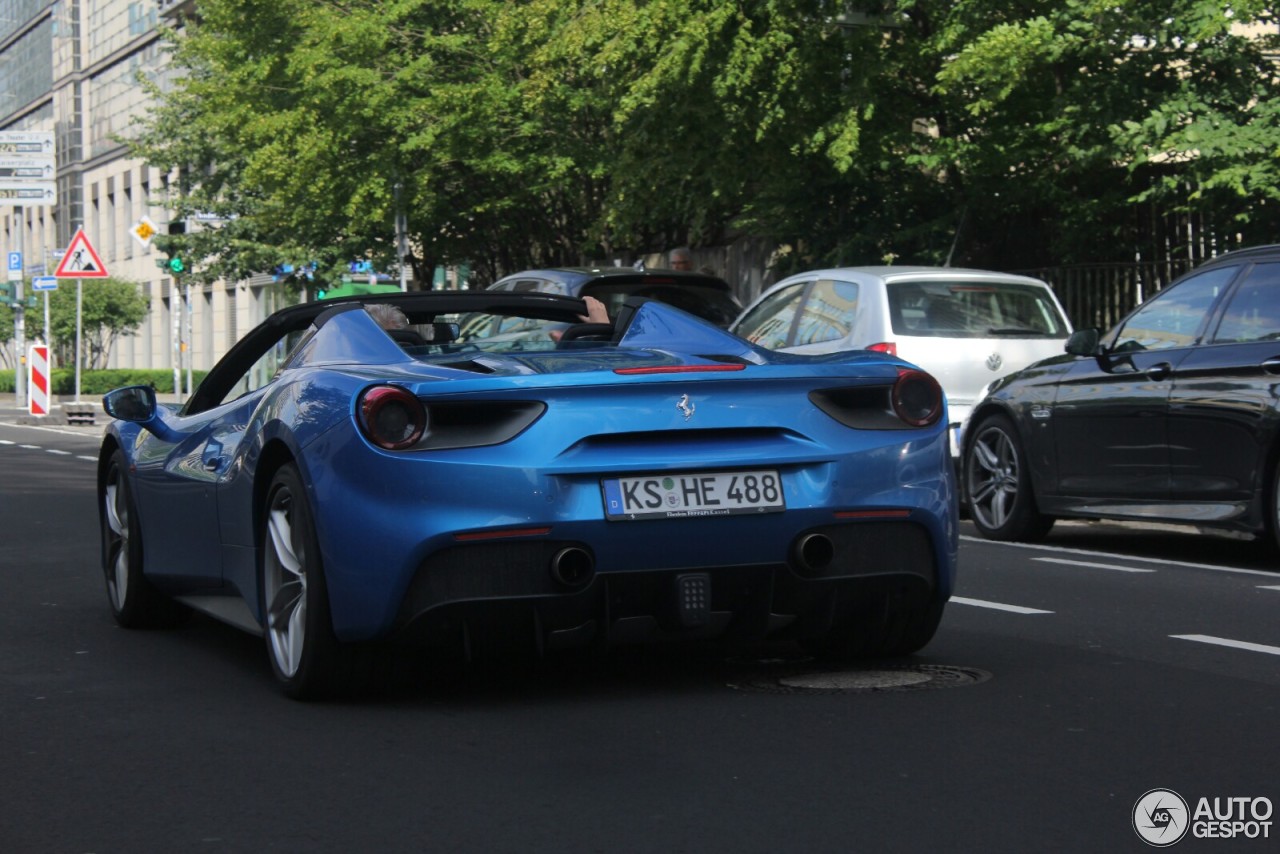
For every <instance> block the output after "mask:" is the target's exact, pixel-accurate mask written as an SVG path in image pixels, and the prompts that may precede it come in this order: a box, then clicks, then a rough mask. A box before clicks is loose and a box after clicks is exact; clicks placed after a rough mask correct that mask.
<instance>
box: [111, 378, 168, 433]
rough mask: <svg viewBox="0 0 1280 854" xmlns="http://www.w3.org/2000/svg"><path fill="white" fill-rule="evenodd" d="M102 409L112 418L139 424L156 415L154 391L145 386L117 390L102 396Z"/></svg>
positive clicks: (132, 386)
mask: <svg viewBox="0 0 1280 854" xmlns="http://www.w3.org/2000/svg"><path fill="white" fill-rule="evenodd" d="M102 408H103V409H105V410H106V412H107V414H108V415H110V416H111V417H112V418H118V419H120V420H121V421H132V422H134V423H137V424H141V423H143V422H146V421H150V420H151V419H152V418H154V417H155V415H156V391H155V389H153V388H152V387H151V386H147V385H131V386H125V387H124V388H118V389H115V390H114V391H109V392H107V393H106V394H105V395H103V398H102Z"/></svg>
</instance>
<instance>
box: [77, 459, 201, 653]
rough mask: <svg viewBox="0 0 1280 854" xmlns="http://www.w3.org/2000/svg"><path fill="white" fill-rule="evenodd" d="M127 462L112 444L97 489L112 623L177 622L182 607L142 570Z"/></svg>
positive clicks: (183, 611)
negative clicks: (110, 452) (149, 579)
mask: <svg viewBox="0 0 1280 854" xmlns="http://www.w3.org/2000/svg"><path fill="white" fill-rule="evenodd" d="M127 466H128V461H127V460H126V459H125V456H124V452H123V451H121V450H120V449H118V448H117V449H116V450H115V451H114V452H113V453H112V454H111V459H110V460H109V461H108V462H107V469H106V471H105V472H104V473H103V476H102V482H101V484H100V485H99V488H98V519H99V524H100V528H101V530H102V571H103V574H104V575H105V576H106V582H107V601H108V602H110V603H111V614H112V616H114V617H115V620H116V622H117V623H119V624H120V625H121V626H123V627H124V628H126V629H152V628H167V627H170V626H173V625H176V624H177V623H178V622H180V621H181V620H182V618H183V617H185V616H186V615H187V614H188V610H187V608H186V607H185V606H183V605H180V604H179V603H177V602H174V601H173V600H172V599H170V598H169V597H167V596H165V595H164V594H163V593H161V592H159V591H158V590H156V589H155V587H154V586H153V585H152V584H151V582H150V581H148V580H147V578H146V576H144V575H143V574H142V529H141V527H140V526H139V524H138V514H137V507H136V505H135V504H134V501H133V491H132V490H131V489H130V487H129V478H128V477H127V475H126V470H127Z"/></svg>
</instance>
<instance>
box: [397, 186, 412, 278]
mask: <svg viewBox="0 0 1280 854" xmlns="http://www.w3.org/2000/svg"><path fill="white" fill-rule="evenodd" d="M403 187H404V185H403V184H401V183H400V182H399V181H396V187H395V190H396V256H397V260H398V261H399V262H400V265H399V266H400V290H402V291H407V290H409V283H408V279H407V276H406V270H405V263H404V259H405V256H407V255H408V254H409V233H408V232H409V223H408V217H406V216H405V213H404V205H403V204H402V203H401V201H400V192H401V190H402V189H403Z"/></svg>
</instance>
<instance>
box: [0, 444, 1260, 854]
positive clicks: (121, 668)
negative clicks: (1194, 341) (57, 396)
mask: <svg viewBox="0 0 1280 854" xmlns="http://www.w3.org/2000/svg"><path fill="white" fill-rule="evenodd" d="M100 430H101V428H100V427H72V428H59V429H56V430H55V429H44V428H36V427H26V426H17V425H14V424H11V423H6V422H5V421H4V420H3V419H0V519H2V520H3V525H4V529H3V530H4V533H3V535H2V536H0V579H3V587H2V588H0V589H3V591H4V596H3V597H0V733H3V754H2V755H3V757H4V773H3V774H0V851H4V852H46V851H49V852H55V851H56V852H63V851H66V852H89V851H92V852H113V851H122V852H151V851H155V852H169V851H192V850H199V851H211V852H215V851H216V852H221V851H248V850H254V851H290V852H293V851H297V852H312V851H326V852H327V851H334V852H339V851H341V852H349V851H484V852H489V851H503V852H506V851H510V852H517V851H521V852H522V851H557V852H578V851H582V852H588V851H601V852H614V851H619V852H630V851H636V852H649V851H662V852H681V851H689V852H694V851H697V852H706V851H713V852H716V851H726V852H730V851H732V852H780V851H781V852H789V851H805V852H827V851H831V852H837V851H839V852H845V851H904V852H907V851H911V852H914V851H922V850H945V851H983V852H987V851H1028V850H1037V851H1039V850H1043V851H1142V850H1147V847H1148V846H1147V845H1146V844H1145V843H1144V842H1143V841H1142V840H1141V839H1140V838H1139V836H1138V835H1137V833H1136V832H1135V830H1134V827H1133V821H1134V807H1135V804H1136V803H1137V802H1138V800H1139V799H1140V798H1141V797H1142V796H1143V795H1144V794H1145V793H1146V792H1148V791H1149V790H1152V789H1158V788H1168V789H1170V790H1173V791H1174V792H1176V793H1178V794H1180V795H1181V796H1182V797H1183V798H1184V799H1185V800H1186V801H1187V803H1188V812H1192V811H1194V810H1195V809H1196V806H1197V804H1198V802H1199V799H1200V798H1207V799H1209V803H1211V804H1217V805H1218V806H1220V807H1222V806H1224V805H1226V806H1230V804H1227V803H1226V802H1225V799H1227V798H1232V797H1238V798H1250V799H1252V798H1267V799H1269V803H1277V802H1280V757H1278V756H1277V751H1276V749H1275V747H1274V744H1275V737H1274V731H1275V723H1276V721H1277V719H1278V718H1280V621H1277V619H1276V614H1277V608H1278V606H1280V573H1277V572H1274V571H1273V570H1272V569H1271V567H1272V566H1273V565H1274V564H1275V561H1276V559H1275V557H1274V555H1273V553H1272V552H1271V551H1269V550H1268V549H1265V548H1262V547H1260V546H1258V545H1257V544H1253V543H1247V542H1243V541H1240V540H1233V539H1223V538H1217V537H1205V536H1201V535H1198V534H1194V533H1189V532H1186V531H1185V530H1166V529H1160V530H1154V531H1142V530H1136V529H1134V528H1132V527H1128V528H1126V527H1118V526H1078V525H1077V526H1071V525H1063V526H1060V529H1059V530H1056V531H1055V533H1054V534H1053V535H1052V536H1051V538H1050V540H1049V542H1048V543H1047V544H1045V545H1044V546H1038V547H1034V548H1033V547H1027V546H1017V545H1001V544H993V543H987V542H984V541H981V540H977V539H974V538H971V537H968V536H967V537H966V538H965V539H964V540H963V542H962V548H961V566H960V582H959V588H958V591H957V598H956V599H955V600H954V601H953V603H952V604H951V605H950V606H949V607H948V611H947V614H946V616H945V618H944V620H943V625H942V628H941V629H940V630H939V633H938V636H937V637H936V639H935V640H934V642H933V643H932V644H931V645H930V646H929V647H928V648H927V649H926V650H925V651H924V652H923V654H921V655H918V656H915V657H913V658H911V659H906V660H900V661H896V662H890V663H886V664H883V665H878V666H868V667H866V668H862V669H838V668H832V667H830V666H823V665H821V664H819V663H817V662H814V661H811V660H808V659H806V658H804V657H803V656H802V655H800V653H799V652H798V651H797V650H795V649H794V648H790V647H785V646H781V647H767V648H759V649H751V650H742V651H738V652H736V653H733V654H727V653H725V652H723V651H715V650H700V649H695V650H690V649H686V648H680V649H671V650H654V649H638V650H629V651H624V652H622V653H620V654H618V655H615V656H613V657H611V658H610V659H608V660H606V661H604V662H600V663H594V664H583V663H569V662H553V663H551V664H544V665H543V666H541V667H538V668H526V667H510V668H497V667H488V668H481V669H476V670H473V671H471V672H468V673H466V674H463V675H461V676H457V677H454V678H449V679H441V680H439V681H437V682H433V683H428V684H423V685H416V684H415V685H404V686H398V687H396V688H394V689H393V690H390V691H387V692H385V693H382V694H378V695H374V696H369V697H365V698H357V699H351V700H347V701H343V702H337V703H326V704H301V703H296V702H291V701H289V700H287V699H285V698H283V697H282V696H281V695H280V693H279V692H278V690H277V689H276V687H275V685H274V683H273V681H272V678H271V675H270V672H269V669H268V666H267V662H266V655H265V651H264V650H263V648H262V642H261V641H260V640H259V639H257V638H253V637H250V636H248V635H244V634H241V633H239V632H236V631H235V630H233V629H230V628H227V627H225V626H222V625H221V624H218V623H215V622H213V621H211V620H207V619H204V618H201V617H197V618H194V619H192V620H191V621H190V622H189V623H188V624H186V625H185V626H184V627H183V628H180V629H178V630H174V631H162V632H132V631H126V630H123V629H119V628H117V627H116V626H115V624H114V622H113V621H112V619H111V616H110V611H109V609H108V606H107V603H106V598H105V592H104V590H103V583H102V579H101V572H100V569H99V566H98V560H99V559H98V545H97V511H96V506H95V498H94V492H93V472H94V465H93V459H94V449H95V448H96V443H97V434H98V433H99V432H100ZM1214 799H1218V800H1217V801H1214ZM1249 805H1250V807H1258V808H1260V805H1261V801H1250V802H1249ZM1183 820H1184V821H1186V820H1187V817H1186V816H1184V817H1183ZM1269 820H1270V821H1280V818H1272V819H1269ZM1201 825H1203V826H1202V827H1201V828H1200V830H1201V831H1205V830H1206V829H1212V830H1215V831H1216V830H1220V828H1218V827H1217V826H1214V827H1212V828H1210V827H1209V826H1208V825H1207V823H1205V822H1201ZM1260 825H1261V823H1259V827H1258V828H1257V831H1258V832H1259V833H1260V832H1261V826H1260ZM1275 830H1277V829H1276V828H1271V827H1268V828H1267V831H1268V832H1269V834H1270V836H1269V838H1267V839H1248V838H1234V839H1206V838H1197V837H1196V836H1194V835H1193V833H1188V834H1187V835H1186V837H1185V838H1183V839H1182V841H1180V842H1178V843H1177V845H1176V850H1196V851H1258V852H1261V851H1267V850H1274V848H1275V842H1274V841H1272V838H1273V837H1274V836H1275V833H1274V832H1271V831H1275ZM1193 832H1194V831H1193ZM1277 832H1280V831H1277Z"/></svg>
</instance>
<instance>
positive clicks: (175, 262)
mask: <svg viewBox="0 0 1280 854" xmlns="http://www.w3.org/2000/svg"><path fill="white" fill-rule="evenodd" d="M185 269H187V265H186V264H183V263H182V259H181V258H177V257H174V258H170V259H169V271H170V272H173V273H181V272H182V271H183V270H185Z"/></svg>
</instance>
